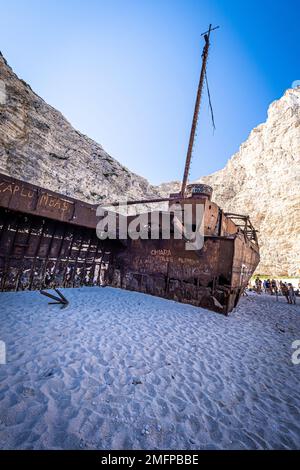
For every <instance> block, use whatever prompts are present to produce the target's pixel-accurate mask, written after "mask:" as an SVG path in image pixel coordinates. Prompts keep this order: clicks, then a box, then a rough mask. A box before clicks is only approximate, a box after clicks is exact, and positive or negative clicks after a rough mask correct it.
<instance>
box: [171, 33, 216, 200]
mask: <svg viewBox="0 0 300 470" xmlns="http://www.w3.org/2000/svg"><path fill="white" fill-rule="evenodd" d="M218 27H219V26H216V27H215V28H212V25H211V24H210V25H209V28H208V31H206V32H205V33H203V34H202V35H201V36H204V40H205V45H204V48H203V52H202V67H201V73H200V80H199V85H198V91H197V97H196V103H195V109H194V116H193V122H192V127H191V133H190V140H189V146H188V150H187V154H186V161H185V167H184V174H183V179H182V184H181V191H180V194H181V197H184V196H185V190H186V185H187V180H188V176H189V171H190V166H191V159H192V153H193V147H194V141H195V134H196V128H197V122H198V116H199V109H200V104H201V98H202V91H203V85H204V79H205V76H206V63H207V58H208V50H209V46H210V42H209V39H210V33H211V31H213V30H215V29H217V28H218Z"/></svg>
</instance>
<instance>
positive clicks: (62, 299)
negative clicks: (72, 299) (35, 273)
mask: <svg viewBox="0 0 300 470" xmlns="http://www.w3.org/2000/svg"><path fill="white" fill-rule="evenodd" d="M54 290H55V292H56V293H57V294H58V296H59V297H58V296H56V295H53V294H49V292H46V291H44V290H40V294H42V295H45V296H46V297H49V298H50V299H53V300H55V302H49V305H54V304H55V305H57V304H58V305H61V307H60V308H66V306H67V305H69V301H68V300H67V299H66V297H65V296H64V295H63V294H62V293H61V292H60V291H59V290H58V289H56V288H54Z"/></svg>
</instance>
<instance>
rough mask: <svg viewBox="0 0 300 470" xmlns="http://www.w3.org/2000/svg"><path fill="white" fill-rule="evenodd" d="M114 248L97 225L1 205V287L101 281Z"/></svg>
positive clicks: (70, 284) (1, 288) (14, 287)
mask: <svg viewBox="0 0 300 470" xmlns="http://www.w3.org/2000/svg"><path fill="white" fill-rule="evenodd" d="M113 248H114V244H113V243H112V242H110V241H106V242H101V241H100V240H99V239H98V238H97V236H96V231H95V230H94V229H90V228H86V227H77V226H74V225H73V226H72V225H70V224H68V223H65V222H61V221H55V220H51V219H46V218H43V217H41V216H34V215H28V214H24V213H19V212H14V211H11V210H9V209H4V208H0V290H1V291H15V290H25V289H43V288H47V287H48V288H52V287H78V286H81V285H101V284H103V283H106V277H107V276H106V273H107V270H108V266H109V263H110V260H111V253H112V250H113Z"/></svg>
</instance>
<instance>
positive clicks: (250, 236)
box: [225, 212, 258, 245]
mask: <svg viewBox="0 0 300 470" xmlns="http://www.w3.org/2000/svg"><path fill="white" fill-rule="evenodd" d="M225 215H226V217H228V218H229V219H231V220H232V221H233V223H234V224H235V225H236V226H237V227H238V228H239V230H240V231H241V232H242V233H243V234H244V237H245V239H246V240H248V241H250V242H251V243H253V244H255V245H258V239H257V232H258V230H256V229H255V228H254V227H253V225H252V223H251V221H250V217H249V216H248V215H242V214H235V213H233V212H225Z"/></svg>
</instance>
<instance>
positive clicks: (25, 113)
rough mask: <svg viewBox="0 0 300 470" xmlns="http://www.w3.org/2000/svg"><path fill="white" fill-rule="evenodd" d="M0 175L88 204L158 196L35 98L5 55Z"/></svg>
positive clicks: (0, 79)
mask: <svg viewBox="0 0 300 470" xmlns="http://www.w3.org/2000/svg"><path fill="white" fill-rule="evenodd" d="M0 172H2V173H5V174H8V175H10V176H14V177H16V178H20V179H24V180H25V181H29V182H31V183H35V184H38V185H40V186H43V187H46V188H50V189H52V190H54V191H58V192H60V193H63V194H67V195H71V196H74V197H76V198H79V199H82V200H85V201H88V202H95V203H96V202H99V201H101V200H105V199H106V198H107V199H109V200H121V199H123V198H124V197H125V196H126V195H129V196H130V198H131V199H132V198H138V199H141V198H143V197H151V196H154V195H157V190H156V189H155V188H154V187H153V186H150V185H149V183H148V182H147V180H146V179H144V178H141V177H140V176H138V175H136V174H134V173H131V172H130V171H129V170H128V169H127V168H125V167H124V166H122V165H121V164H120V163H118V162H117V161H116V160H115V159H114V158H112V157H111V156H110V155H109V154H108V153H107V152H105V150H104V149H103V148H102V147H101V145H99V144H97V143H96V142H94V141H93V140H92V139H89V138H88V137H87V136H85V135H83V134H81V133H80V132H78V131H77V130H75V129H74V128H73V127H72V126H71V125H70V123H69V122H68V121H67V120H66V119H65V118H64V117H63V115H62V114H61V113H60V112H59V111H57V110H56V109H54V108H52V107H51V106H49V105H48V104H47V103H45V101H44V100H43V99H42V98H40V97H39V96H38V95H36V94H35V93H34V92H33V91H32V90H31V88H30V86H29V85H27V84H26V83H25V82H24V81H23V80H20V79H19V78H18V77H17V76H16V75H15V74H14V72H13V71H12V69H11V68H10V67H9V66H8V64H7V63H6V61H5V59H4V57H3V56H2V54H1V53H0Z"/></svg>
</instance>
